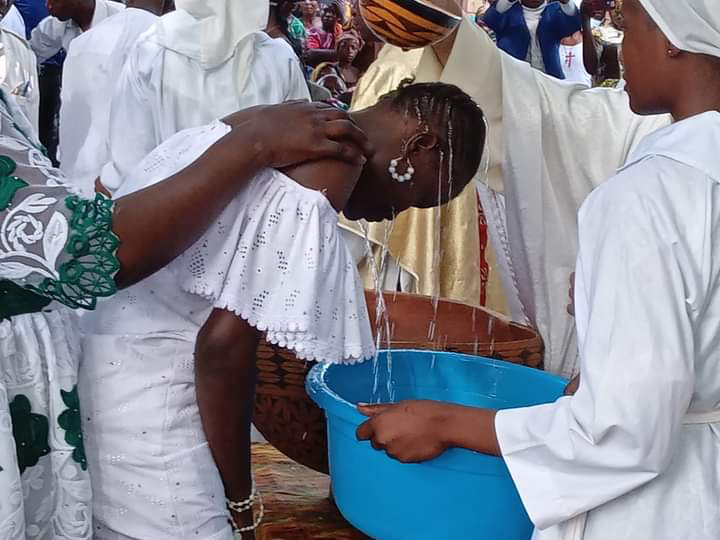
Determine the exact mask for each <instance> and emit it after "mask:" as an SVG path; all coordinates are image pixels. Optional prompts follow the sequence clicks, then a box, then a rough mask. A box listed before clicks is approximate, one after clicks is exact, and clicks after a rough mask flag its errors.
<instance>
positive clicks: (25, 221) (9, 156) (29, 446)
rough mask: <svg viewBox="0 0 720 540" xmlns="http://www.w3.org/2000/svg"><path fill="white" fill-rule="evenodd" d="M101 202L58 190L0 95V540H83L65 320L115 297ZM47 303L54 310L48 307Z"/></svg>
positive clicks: (84, 478)
mask: <svg viewBox="0 0 720 540" xmlns="http://www.w3.org/2000/svg"><path fill="white" fill-rule="evenodd" d="M111 221H112V204H111V203H110V202H109V201H107V200H105V199H103V198H101V197H99V198H97V199H95V200H85V199H83V198H81V197H80V196H78V194H76V193H73V192H72V191H71V188H69V187H68V186H66V185H64V182H63V178H62V174H61V173H60V172H59V171H57V170H56V169H53V168H52V165H51V164H50V162H49V161H48V160H47V159H46V157H45V156H44V154H43V152H42V149H41V147H40V145H39V143H38V142H37V141H36V140H35V139H34V137H33V136H32V128H30V126H29V123H28V122H27V119H26V118H25V117H24V116H23V115H22V113H21V112H20V111H19V109H18V108H17V105H16V104H15V102H14V101H13V99H12V98H11V97H9V96H7V95H6V94H4V93H0V538H2V539H3V540H20V539H26V538H32V539H39V540H51V539H57V538H64V539H68V540H81V539H82V540H86V539H89V538H91V537H92V527H91V524H92V520H91V504H90V503H91V487H90V478H89V475H88V472H87V462H86V459H85V451H84V444H83V436H82V431H81V415H80V406H79V399H78V394H77V374H78V365H79V359H80V346H79V341H78V336H79V331H78V328H77V324H76V315H75V314H74V313H73V312H72V311H71V310H69V309H66V308H65V307H64V306H68V307H71V308H79V307H82V308H87V309H92V308H93V307H94V306H95V302H96V298H98V297H103V296H109V295H111V294H113V293H114V292H115V290H116V288H115V284H114V281H113V276H114V274H115V272H117V269H118V263H117V260H116V258H115V251H116V249H117V246H118V239H117V238H116V237H115V236H114V235H113V233H112V230H111ZM53 302H54V303H55V304H56V305H53Z"/></svg>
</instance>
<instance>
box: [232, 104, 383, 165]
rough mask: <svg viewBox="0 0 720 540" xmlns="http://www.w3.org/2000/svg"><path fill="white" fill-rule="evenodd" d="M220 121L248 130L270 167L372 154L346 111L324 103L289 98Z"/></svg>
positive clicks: (362, 157) (356, 161) (358, 161)
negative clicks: (289, 99) (276, 103)
mask: <svg viewBox="0 0 720 540" xmlns="http://www.w3.org/2000/svg"><path fill="white" fill-rule="evenodd" d="M223 122H225V123H226V124H228V125H229V126H230V127H232V128H233V132H234V131H235V130H243V131H244V132H245V133H247V132H248V130H249V132H250V133H252V134H253V140H255V141H256V143H255V148H254V150H255V151H256V152H258V153H260V154H261V155H263V157H264V160H265V161H266V162H267V166H269V167H273V168H282V167H287V166H289V165H296V164H299V163H304V162H306V161H315V160H319V159H326V158H331V159H339V160H341V161H346V162H350V163H354V164H364V163H365V161H366V160H367V157H369V156H371V155H372V154H373V148H372V145H371V144H370V141H369V140H368V138H367V135H366V134H365V132H363V131H362V130H361V129H360V128H359V127H358V126H357V125H356V124H355V123H354V122H353V121H352V119H351V118H350V116H349V115H348V113H346V112H343V111H340V110H338V109H335V108H334V107H332V106H330V105H327V104H325V103H317V102H313V103H309V102H305V101H289V102H287V103H283V104H280V105H262V106H258V107H251V108H249V109H245V110H243V111H240V112H237V113H234V114H231V115H230V116H227V117H226V118H224V119H223ZM228 137H232V133H230V134H228Z"/></svg>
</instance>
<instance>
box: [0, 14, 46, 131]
mask: <svg viewBox="0 0 720 540" xmlns="http://www.w3.org/2000/svg"><path fill="white" fill-rule="evenodd" d="M13 8H15V6H12V7H11V8H10V11H8V13H7V15H5V17H3V19H2V21H1V22H0V86H2V87H3V88H4V89H5V90H6V91H7V92H8V93H9V94H11V95H13V96H15V99H16V100H17V104H18V105H19V106H20V109H21V110H22V111H23V113H25V116H26V117H27V119H28V120H29V122H30V125H31V126H32V128H33V130H34V134H35V135H37V133H38V115H39V109H40V88H39V85H38V71H37V60H36V59H35V54H34V53H33V51H32V49H30V46H29V45H28V42H27V41H26V40H25V38H24V34H21V35H18V34H16V33H15V32H13V31H11V30H8V29H7V28H6V27H5V26H4V24H3V23H4V22H5V18H6V17H8V16H10V15H11V12H12V10H13ZM15 11H17V10H15Z"/></svg>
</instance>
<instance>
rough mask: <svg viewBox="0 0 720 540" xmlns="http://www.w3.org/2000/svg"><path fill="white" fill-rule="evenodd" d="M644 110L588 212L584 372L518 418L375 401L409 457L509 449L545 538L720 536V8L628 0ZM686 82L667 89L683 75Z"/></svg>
mask: <svg viewBox="0 0 720 540" xmlns="http://www.w3.org/2000/svg"><path fill="white" fill-rule="evenodd" d="M624 8H625V20H626V23H627V27H626V36H625V44H624V51H625V64H626V68H627V72H626V76H627V82H628V93H629V96H630V105H631V107H632V108H633V110H635V111H636V112H638V113H640V114H650V113H657V112H668V113H670V114H672V116H673V118H674V119H675V121H676V123H674V124H673V125H671V126H668V127H665V128H662V129H660V130H658V131H656V132H655V133H653V134H650V135H648V136H646V137H645V138H644V139H643V141H642V142H641V143H640V144H639V145H638V146H637V147H636V148H635V149H634V151H633V152H632V154H631V155H630V157H629V158H628V160H627V162H626V164H625V165H624V166H623V167H622V168H621V169H620V170H619V171H618V172H617V174H616V175H615V176H614V177H613V178H611V179H610V180H609V181H608V182H607V183H606V184H604V185H603V186H601V187H600V188H598V189H596V190H595V191H594V192H593V193H592V194H591V196H590V197H588V199H587V200H586V202H585V203H584V205H583V207H582V209H581V210H580V214H579V245H580V253H579V256H578V261H577V270H576V272H577V274H576V282H575V309H576V316H577V329H578V337H579V345H580V359H581V382H580V386H579V388H578V390H577V393H576V394H575V395H574V396H571V397H564V398H561V399H560V400H558V401H557V402H555V403H553V404H548V405H542V406H538V407H530V408H521V409H515V410H506V411H499V412H496V411H490V410H483V409H472V408H463V407H457V406H452V405H445V404H438V403H433V402H412V403H408V404H402V406H392V405H390V406H380V407H361V410H362V411H363V412H365V413H366V414H367V415H369V416H371V417H372V418H371V419H370V420H369V421H368V422H367V423H365V424H364V425H363V426H361V427H360V429H359V432H358V436H359V437H360V438H362V439H372V440H373V442H374V444H375V445H376V446H377V447H379V448H385V449H386V450H387V452H388V453H389V454H390V455H392V456H395V457H397V458H399V459H401V460H403V461H422V460H425V459H429V458H432V457H434V456H436V455H437V454H438V453H439V452H442V451H444V449H446V448H449V447H465V448H470V449H473V450H477V451H480V452H485V453H490V454H495V455H501V456H502V457H503V458H504V459H505V461H506V463H507V466H508V469H509V471H510V474H511V475H512V477H513V480H514V482H515V485H516V486H517V488H518V491H519V494H520V497H521V498H522V501H523V503H524V504H525V507H526V509H527V511H528V514H529V515H530V518H531V519H532V521H533V523H534V524H535V525H536V531H535V538H536V539H540V540H579V539H585V540H601V539H608V538H612V539H614V540H631V539H632V540H644V539H648V540H649V539H652V540H677V539H686V538H687V539H693V540H714V539H717V538H720V407H719V405H718V404H720V353H719V352H718V351H720V349H719V347H718V346H719V345H720V325H719V324H718V323H719V321H720V251H718V249H719V248H718V246H720V244H719V243H718V235H720V165H719V164H718V160H717V153H718V149H720V113H719V112H718V110H720V12H718V10H717V6H715V3H714V2H713V1H712V0H696V1H690V0H626V1H625V3H624ZM670 78H672V80H674V81H676V83H675V84H673V85H667V81H668V80H670Z"/></svg>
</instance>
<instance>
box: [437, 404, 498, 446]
mask: <svg viewBox="0 0 720 540" xmlns="http://www.w3.org/2000/svg"><path fill="white" fill-rule="evenodd" d="M447 407H448V416H447V418H448V421H447V422H446V424H445V426H446V430H447V431H446V434H445V439H446V444H447V445H448V446H449V447H454V448H465V449H467V450H473V451H475V452H481V453H483V454H489V455H492V456H499V455H500V446H499V444H498V440H497V435H496V434H495V414H496V411H493V410H490V409H479V408H475V407H462V406H460V405H448V406H447Z"/></svg>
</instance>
